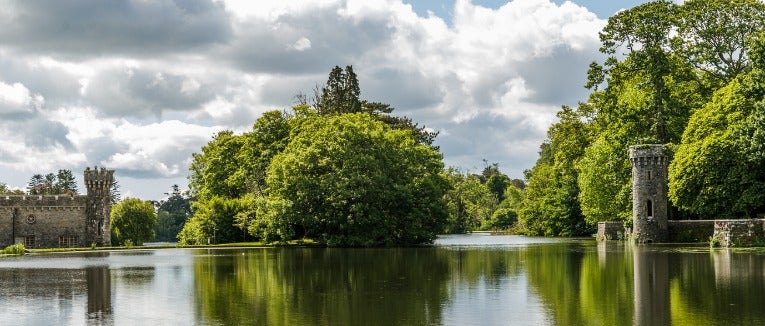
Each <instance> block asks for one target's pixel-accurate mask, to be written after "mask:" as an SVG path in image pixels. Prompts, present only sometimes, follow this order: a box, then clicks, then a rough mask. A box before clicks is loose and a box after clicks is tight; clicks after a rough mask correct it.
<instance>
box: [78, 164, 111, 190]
mask: <svg viewBox="0 0 765 326" xmlns="http://www.w3.org/2000/svg"><path fill="white" fill-rule="evenodd" d="M83 176H84V180H85V188H86V189H87V190H88V191H89V192H90V191H91V190H96V189H110V188H111V186H112V183H113V182H114V170H107V169H105V168H103V167H102V168H100V169H99V168H98V167H97V166H96V167H94V168H93V169H91V168H90V167H87V168H86V169H85V172H84V173H83Z"/></svg>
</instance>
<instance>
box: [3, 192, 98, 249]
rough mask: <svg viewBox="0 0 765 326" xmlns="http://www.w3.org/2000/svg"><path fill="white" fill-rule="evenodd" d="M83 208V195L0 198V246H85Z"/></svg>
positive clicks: (84, 212)
mask: <svg viewBox="0 0 765 326" xmlns="http://www.w3.org/2000/svg"><path fill="white" fill-rule="evenodd" d="M86 205H87V197H86V196H69V195H59V196H2V195H0V246H3V247H5V246H8V245H11V244H14V243H18V242H21V243H25V244H27V245H28V246H30V247H34V248H48V247H62V246H64V247H74V246H77V247H84V246H88V245H90V243H87V239H88V236H87V234H86V222H87V220H88V219H87V212H86V211H87V209H86Z"/></svg>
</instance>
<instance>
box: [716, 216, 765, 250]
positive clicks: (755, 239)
mask: <svg viewBox="0 0 765 326" xmlns="http://www.w3.org/2000/svg"><path fill="white" fill-rule="evenodd" d="M713 237H714V239H716V240H717V241H718V242H719V244H720V246H721V247H746V246H751V245H754V244H758V243H761V242H763V241H764V240H765V220H763V219H747V220H715V229H714V235H713Z"/></svg>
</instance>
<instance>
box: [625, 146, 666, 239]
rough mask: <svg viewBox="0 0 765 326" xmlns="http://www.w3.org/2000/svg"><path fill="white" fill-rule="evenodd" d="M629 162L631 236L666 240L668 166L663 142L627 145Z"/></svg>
mask: <svg viewBox="0 0 765 326" xmlns="http://www.w3.org/2000/svg"><path fill="white" fill-rule="evenodd" d="M630 161H631V162H632V227H633V233H632V236H633V238H634V240H635V241H636V242H639V243H646V242H665V241H667V239H668V233H667V215H668V212H669V205H668V199H667V165H668V163H669V159H668V158H667V155H666V153H665V146H664V145H635V146H630Z"/></svg>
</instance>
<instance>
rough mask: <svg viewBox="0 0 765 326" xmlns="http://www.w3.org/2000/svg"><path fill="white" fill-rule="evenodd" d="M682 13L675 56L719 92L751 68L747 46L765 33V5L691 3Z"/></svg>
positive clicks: (722, 0) (742, 0) (746, 0)
mask: <svg viewBox="0 0 765 326" xmlns="http://www.w3.org/2000/svg"><path fill="white" fill-rule="evenodd" d="M680 9H681V10H680V11H679V22H678V28H677V37H675V38H674V39H673V47H674V48H675V53H678V54H680V55H681V56H682V57H683V58H685V60H687V61H688V62H690V63H691V64H692V65H693V67H694V68H696V69H697V70H698V71H700V72H702V73H703V74H704V77H706V78H707V79H709V81H708V82H709V83H710V86H712V87H713V88H718V87H721V86H724V85H725V84H727V83H728V82H730V81H731V80H732V79H733V78H735V77H736V76H738V75H739V74H742V73H745V72H747V71H748V70H749V68H750V63H749V49H748V47H747V46H746V42H747V41H748V40H749V39H750V37H751V36H752V33H754V32H756V31H761V30H763V29H765V4H763V3H762V2H761V1H757V0H736V1H729V0H690V1H686V2H685V3H683V5H682V6H681V7H680Z"/></svg>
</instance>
